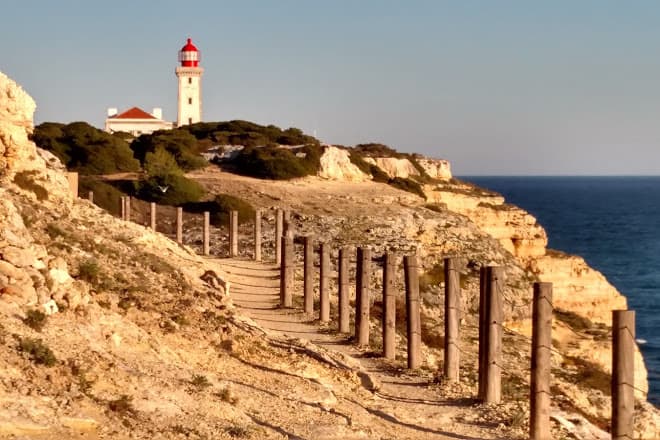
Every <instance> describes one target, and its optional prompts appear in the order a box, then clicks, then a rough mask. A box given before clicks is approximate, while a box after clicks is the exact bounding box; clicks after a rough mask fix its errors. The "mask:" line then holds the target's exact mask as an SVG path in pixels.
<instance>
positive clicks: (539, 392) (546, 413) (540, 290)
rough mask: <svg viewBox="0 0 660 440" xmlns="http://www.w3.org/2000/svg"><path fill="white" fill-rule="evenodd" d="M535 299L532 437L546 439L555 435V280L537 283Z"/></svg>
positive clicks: (531, 383) (530, 422)
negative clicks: (552, 407) (552, 384)
mask: <svg viewBox="0 0 660 440" xmlns="http://www.w3.org/2000/svg"><path fill="white" fill-rule="evenodd" d="M533 301H534V303H533V306H532V307H533V310H532V371H531V380H530V396H529V397H530V402H529V403H530V416H529V438H530V440H546V439H549V438H552V435H551V433H550V369H551V360H552V353H551V351H550V350H551V348H552V283H534V299H533Z"/></svg>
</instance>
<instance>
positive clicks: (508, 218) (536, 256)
mask: <svg viewBox="0 0 660 440" xmlns="http://www.w3.org/2000/svg"><path fill="white" fill-rule="evenodd" d="M425 193H426V195H427V198H428V200H429V201H431V202H434V203H440V204H445V205H446V206H447V208H448V209H449V210H451V211H454V212H457V213H460V214H462V215H465V216H466V217H468V218H469V219H470V220H471V221H472V222H474V223H475V224H476V225H477V226H478V227H479V229H481V230H483V231H485V232H486V233H488V234H489V235H490V236H492V237H493V238H495V239H497V240H498V241H499V242H500V243H501V244H502V246H503V247H504V248H505V249H506V250H507V251H509V252H510V253H511V254H512V255H513V256H514V257H515V258H516V259H517V260H518V261H519V263H520V264H521V266H522V267H523V268H525V270H527V271H528V272H530V273H531V274H533V275H534V277H536V278H537V279H538V280H539V281H545V282H551V283H552V284H553V304H554V306H555V308H557V309H560V310H564V311H569V312H571V313H575V314H577V315H579V316H581V317H584V318H586V319H587V320H589V321H590V322H593V323H595V324H603V325H605V326H611V325H612V310H622V309H626V308H627V302H626V298H625V297H624V296H623V295H621V293H620V292H618V291H617V289H616V288H615V287H614V286H612V285H611V284H610V283H609V282H608V281H607V279H606V278H605V277H604V276H603V274H601V273H600V272H599V271H597V270H595V269H593V268H591V267H589V265H588V264H587V263H586V262H585V261H584V259H583V258H581V257H579V256H575V255H568V254H565V253H563V252H558V251H554V250H551V249H547V244H548V239H547V235H546V232H545V230H544V229H543V227H542V226H541V225H540V224H539V223H538V222H537V221H536V218H534V217H533V216H532V215H531V214H529V213H527V212H526V211H524V210H523V209H520V208H518V207H516V206H513V205H510V204H507V203H505V200H504V198H503V197H502V196H501V195H499V194H496V193H491V192H488V191H485V190H481V189H479V188H475V187H473V186H471V185H469V184H461V183H457V184H440V185H427V186H426V188H425ZM527 324H529V322H527ZM523 327H524V325H523ZM530 335H531V332H530ZM572 336H575V335H572ZM569 339H570V338H569ZM572 341H573V343H572V344H567V346H566V349H567V350H568V351H569V352H570V356H574V357H581V358H585V359H590V360H591V361H592V362H594V363H595V364H596V365H598V367H599V368H600V369H602V370H603V371H605V372H607V373H608V374H609V373H611V368H612V353H611V345H610V343H609V341H606V342H603V341H601V342H600V343H595V342H594V340H592V339H587V340H579V339H576V338H574V337H573V338H572ZM647 376H648V373H647V371H646V366H645V364H644V360H643V358H642V355H641V352H640V351H639V349H638V348H636V351H635V386H636V387H637V388H638V389H640V390H642V391H643V392H646V391H647V390H648V382H647ZM642 396H643V393H639V392H638V397H642ZM594 408H596V406H594ZM600 408H601V409H600V412H598V411H597V412H596V413H597V414H599V416H601V415H602V414H604V412H603V411H605V409H606V408H607V406H606V405H605V406H604V407H603V406H600ZM596 413H595V414H596Z"/></svg>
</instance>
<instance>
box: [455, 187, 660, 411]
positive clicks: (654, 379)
mask: <svg viewBox="0 0 660 440" xmlns="http://www.w3.org/2000/svg"><path fill="white" fill-rule="evenodd" d="M460 178H461V179H463V180H467V181H469V182H473V183H475V184H476V185H478V186H481V187H484V188H488V189H491V190H493V191H496V192H499V193H500V194H502V195H503V196H504V197H505V198H506V201H507V202H509V203H512V204H514V205H517V206H519V207H521V208H523V209H525V210H526V211H528V212H529V213H531V214H532V215H534V216H535V217H536V218H537V220H538V221H539V223H540V224H541V225H542V226H543V227H544V228H545V230H546V232H547V233H548V246H549V247H550V248H552V249H558V250H561V251H564V252H567V253H571V254H576V255H580V256H582V257H583V258H584V259H585V260H586V261H587V263H588V264H589V265H590V266H591V267H594V268H596V269H598V270H599V271H600V272H602V273H603V274H604V275H605V277H606V278H607V279H608V281H609V282H610V283H611V284H613V285H614V286H615V287H616V288H617V289H618V290H619V292H621V293H622V294H623V295H625V296H626V297H627V298H628V308H629V309H632V310H635V318H636V329H635V331H636V337H637V340H638V344H639V347H640V349H641V350H642V353H643V355H644V360H645V361H646V367H647V369H648V372H649V387H650V390H649V396H648V399H649V401H651V402H652V403H654V404H655V405H656V406H658V405H660V176H657V177H623V176H622V177H484V176H478V177H477V176H466V177H460Z"/></svg>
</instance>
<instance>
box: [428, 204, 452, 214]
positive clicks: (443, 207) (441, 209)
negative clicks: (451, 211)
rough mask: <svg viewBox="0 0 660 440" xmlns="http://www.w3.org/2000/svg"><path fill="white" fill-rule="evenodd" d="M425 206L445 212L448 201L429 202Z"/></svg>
mask: <svg viewBox="0 0 660 440" xmlns="http://www.w3.org/2000/svg"><path fill="white" fill-rule="evenodd" d="M424 208H426V209H430V210H431V211H435V212H440V213H443V212H445V211H446V210H447V204H446V203H427V204H426V205H424Z"/></svg>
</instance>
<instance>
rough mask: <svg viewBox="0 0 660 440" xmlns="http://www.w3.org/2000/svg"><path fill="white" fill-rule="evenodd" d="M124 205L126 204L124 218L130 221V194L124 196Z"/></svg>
mask: <svg viewBox="0 0 660 440" xmlns="http://www.w3.org/2000/svg"><path fill="white" fill-rule="evenodd" d="M125 205H126V207H125V208H126V209H125V212H126V218H125V220H127V221H129V222H130V221H131V196H126V200H125Z"/></svg>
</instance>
